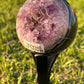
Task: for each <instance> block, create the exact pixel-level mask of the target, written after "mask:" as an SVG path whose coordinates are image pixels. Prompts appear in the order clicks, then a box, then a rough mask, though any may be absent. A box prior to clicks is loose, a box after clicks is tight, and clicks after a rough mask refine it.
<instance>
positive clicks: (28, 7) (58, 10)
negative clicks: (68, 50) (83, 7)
mask: <svg viewBox="0 0 84 84" xmlns="http://www.w3.org/2000/svg"><path fill="white" fill-rule="evenodd" d="M64 1H65V0H27V1H26V2H25V3H24V5H23V6H22V7H21V9H20V10H19V13H18V15H17V21H16V31H17V35H18V38H19V40H20V42H21V43H22V45H23V46H24V47H26V48H27V49H29V50H31V51H33V52H37V53H45V52H47V51H50V50H52V49H53V48H55V46H56V45H57V44H59V43H60V42H61V41H62V40H63V39H64V38H65V36H66V34H67V31H68V30H69V10H68V8H67V6H66V5H65V2H64Z"/></svg>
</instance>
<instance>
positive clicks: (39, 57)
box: [32, 53, 58, 84]
mask: <svg viewBox="0 0 84 84" xmlns="http://www.w3.org/2000/svg"><path fill="white" fill-rule="evenodd" d="M32 56H33V58H34V62H35V65H36V69H37V82H36V84H49V82H50V81H49V79H50V73H51V68H52V66H53V64H54V62H55V60H56V58H57V57H58V54H57V55H55V56H48V55H47V54H33V53H32Z"/></svg>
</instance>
